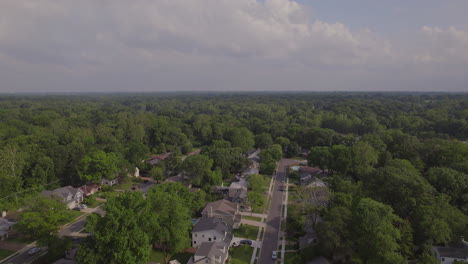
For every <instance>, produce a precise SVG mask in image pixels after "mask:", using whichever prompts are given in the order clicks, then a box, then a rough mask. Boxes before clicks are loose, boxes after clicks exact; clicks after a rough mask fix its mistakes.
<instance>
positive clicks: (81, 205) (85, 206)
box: [80, 204, 88, 209]
mask: <svg viewBox="0 0 468 264" xmlns="http://www.w3.org/2000/svg"><path fill="white" fill-rule="evenodd" d="M80 208H81V209H86V208H88V206H87V205H86V204H80Z"/></svg>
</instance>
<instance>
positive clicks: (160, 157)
mask: <svg viewBox="0 0 468 264" xmlns="http://www.w3.org/2000/svg"><path fill="white" fill-rule="evenodd" d="M169 155H171V153H170V152H167V153H164V154H161V155H156V156H152V157H151V158H150V160H154V159H157V160H165V159H167V158H168V157H169Z"/></svg>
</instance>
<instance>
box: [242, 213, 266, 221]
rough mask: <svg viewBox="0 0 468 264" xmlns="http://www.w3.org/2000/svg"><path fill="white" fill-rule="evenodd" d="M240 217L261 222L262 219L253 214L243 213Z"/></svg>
mask: <svg viewBox="0 0 468 264" xmlns="http://www.w3.org/2000/svg"><path fill="white" fill-rule="evenodd" d="M242 218H243V219H248V220H253V221H258V222H261V221H262V218H260V217H255V216H248V215H243V216H242Z"/></svg>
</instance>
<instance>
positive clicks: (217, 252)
mask: <svg viewBox="0 0 468 264" xmlns="http://www.w3.org/2000/svg"><path fill="white" fill-rule="evenodd" d="M228 251H229V243H226V242H204V243H202V245H201V246H200V247H199V248H198V250H197V252H196V253H195V255H194V256H193V257H191V258H190V260H189V261H188V262H187V264H202V263H203V264H207V263H208V264H223V263H225V262H226V260H227V257H228Z"/></svg>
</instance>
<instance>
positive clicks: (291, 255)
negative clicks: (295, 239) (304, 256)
mask: <svg viewBox="0 0 468 264" xmlns="http://www.w3.org/2000/svg"><path fill="white" fill-rule="evenodd" d="M278 257H279V256H278ZM301 261H302V260H301V256H300V255H299V254H298V253H296V252H286V253H284V263H286V264H296V263H300V262H301Z"/></svg>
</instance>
